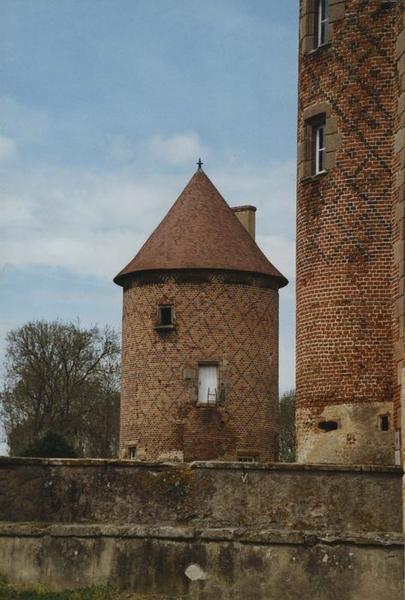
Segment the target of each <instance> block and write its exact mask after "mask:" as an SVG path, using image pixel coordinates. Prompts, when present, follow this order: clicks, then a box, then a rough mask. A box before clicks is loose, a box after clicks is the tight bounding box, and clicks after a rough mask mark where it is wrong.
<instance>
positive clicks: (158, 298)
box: [120, 269, 278, 462]
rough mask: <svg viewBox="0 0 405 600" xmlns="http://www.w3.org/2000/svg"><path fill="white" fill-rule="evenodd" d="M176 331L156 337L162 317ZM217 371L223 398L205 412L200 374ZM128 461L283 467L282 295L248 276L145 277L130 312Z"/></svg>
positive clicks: (125, 399)
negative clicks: (279, 458) (247, 462)
mask: <svg viewBox="0 0 405 600" xmlns="http://www.w3.org/2000/svg"><path fill="white" fill-rule="evenodd" d="M160 304H169V305H172V306H173V308H174V314H175V326H174V328H173V329H171V330H169V331H161V330H156V329H155V325H156V315H157V307H158V305H160ZM207 361H211V362H215V363H216V364H218V369H219V386H220V393H219V397H218V402H217V403H216V404H215V405H212V406H204V405H198V404H197V389H198V365H199V363H201V362H207ZM121 382H122V400H121V419H120V422H121V434H120V446H121V456H122V457H123V458H126V457H128V454H127V448H128V447H129V446H134V447H136V452H137V457H138V458H139V459H141V460H176V459H177V460H185V461H190V460H212V459H218V460H236V459H237V458H238V454H239V453H240V454H242V453H243V454H245V455H250V456H252V455H253V456H254V457H256V459H257V460H259V461H263V462H266V461H269V460H275V459H276V455H277V437H276V434H277V416H278V285H277V283H276V282H275V281H274V280H273V279H271V278H269V277H261V276H257V277H255V276H254V275H251V274H249V273H239V272H226V271H222V272H221V271H216V272H210V271H208V270H203V269H202V270H194V271H177V272H176V271H171V272H170V271H169V272H165V271H162V272H153V273H149V274H148V273H145V274H138V275H135V276H133V277H132V279H131V281H129V282H127V283H126V286H125V289H124V309H123V347H122V378H121Z"/></svg>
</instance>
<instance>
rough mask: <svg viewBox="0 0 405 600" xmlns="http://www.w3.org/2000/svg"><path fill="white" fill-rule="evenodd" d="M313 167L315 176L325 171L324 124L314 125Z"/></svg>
mask: <svg viewBox="0 0 405 600" xmlns="http://www.w3.org/2000/svg"><path fill="white" fill-rule="evenodd" d="M314 142H315V144H314V154H315V156H314V166H315V169H314V170H315V175H318V174H319V173H323V172H324V171H325V158H326V127H325V122H324V121H323V122H322V123H318V124H317V125H314Z"/></svg>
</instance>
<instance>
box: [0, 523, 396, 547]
mask: <svg viewBox="0 0 405 600" xmlns="http://www.w3.org/2000/svg"><path fill="white" fill-rule="evenodd" d="M4 537H19V538H42V537H57V538H61V537H62V538H102V537H105V538H119V539H130V538H138V539H139V538H142V539H144V538H149V539H162V540H173V541H185V542H191V541H193V542H194V541H196V540H201V541H207V542H238V543H242V544H259V545H267V544H269V545H272V544H274V545H305V546H313V545H315V544H329V545H336V544H354V545H361V546H400V547H403V544H404V536H403V535H402V534H399V533H395V532H390V533H380V532H371V533H354V532H353V533H352V532H348V533H347V534H341V533H339V532H320V531H315V530H314V531H312V530H304V531H297V530H286V529H254V528H243V527H239V528H232V527H225V528H224V527H221V528H201V527H184V526H183V527H182V526H178V527H177V526H175V527H172V526H168V525H161V526H150V525H103V524H97V523H96V524H65V523H53V524H50V523H10V522H0V539H1V538H4Z"/></svg>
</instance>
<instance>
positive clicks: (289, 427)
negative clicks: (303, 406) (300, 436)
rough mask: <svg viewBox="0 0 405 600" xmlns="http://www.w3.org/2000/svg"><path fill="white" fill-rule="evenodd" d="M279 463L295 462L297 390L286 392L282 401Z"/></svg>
mask: <svg viewBox="0 0 405 600" xmlns="http://www.w3.org/2000/svg"><path fill="white" fill-rule="evenodd" d="M279 422H280V435H279V461H280V462H294V461H295V390H289V391H288V392H285V393H284V394H283V395H282V396H281V399H280V419H279Z"/></svg>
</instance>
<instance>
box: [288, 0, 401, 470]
mask: <svg viewBox="0 0 405 600" xmlns="http://www.w3.org/2000/svg"><path fill="white" fill-rule="evenodd" d="M332 4H338V3H336V2H332ZM340 4H342V3H340ZM401 4H402V2H401ZM304 5H305V2H303V3H302V7H303V6H304ZM302 7H301V8H302ZM343 8H344V9H343ZM343 8H342V10H341V11H340V13H337V17H338V18H336V20H335V21H334V23H333V35H332V36H331V41H330V44H329V45H328V46H325V47H322V48H319V49H318V50H316V51H314V52H307V53H305V52H301V53H300V80H299V123H298V127H299V140H298V141H299V143H300V142H301V141H302V136H303V132H304V130H305V124H304V120H303V114H304V111H305V110H307V109H308V107H310V106H311V105H314V104H317V103H327V104H328V106H330V115H331V117H332V118H334V119H335V120H336V123H337V130H338V133H339V141H340V145H339V148H338V150H337V152H336V160H335V161H334V165H333V166H332V167H331V168H330V169H329V170H328V172H327V173H325V174H323V175H320V176H317V177H309V178H308V177H307V178H300V179H299V181H298V204H297V315H298V316H297V406H298V442H299V443H300V441H302V440H304V439H305V443H306V444H307V442H308V438H310V437H311V436H313V439H314V440H315V439H319V435H320V432H319V429H318V424H319V419H320V416H321V415H322V414H323V413H324V411H325V409H327V408H328V407H330V406H332V405H333V406H336V405H349V404H350V405H359V406H361V405H363V406H364V405H368V404H371V403H376V402H377V403H378V402H381V403H382V405H383V404H384V407H385V409H386V407H387V406H388V404H387V403H390V402H392V401H393V399H394V397H395V391H396V385H397V376H396V364H395V359H394V340H395V336H396V333H395V330H394V329H393V326H392V313H393V306H394V303H395V292H393V286H394V285H395V281H394V280H395V277H396V273H395V271H394V269H393V264H394V244H393V236H394V234H393V180H394V168H393V164H394V162H393V161H394V130H395V119H396V116H395V115H396V110H397V99H398V93H397V74H396V62H395V42H396V33H395V31H396V27H397V18H398V3H395V2H382V1H379V0H376V1H372V2H370V1H369V0H367V1H366V0H346V2H345V3H344V7H343ZM392 416H393V415H391V417H392ZM370 426H371V427H373V428H374V429H375V428H377V427H378V424H377V422H376V423H370ZM359 439H360V436H357V432H356V426H355V425H353V428H352V430H351V431H348V434H347V438H345V440H346V441H347V444H351V445H352V446H353V447H356V444H357V443H358V440H359ZM322 440H323V443H324V446H325V448H327V446H326V445H325V441H326V438H322ZM344 443H346V442H344ZM371 446H372V445H371V444H370V452H369V457H368V458H369V460H370V462H373V459H374V458H375V457H374V456H373V448H372V447H371ZM325 457H326V459H327V460H328V459H329V460H331V461H332V462H334V461H335V459H336V461H337V462H338V461H339V457H338V456H337V455H334V454H333V452H332V454H331V455H330V456H329V457H328V456H327V450H325Z"/></svg>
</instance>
